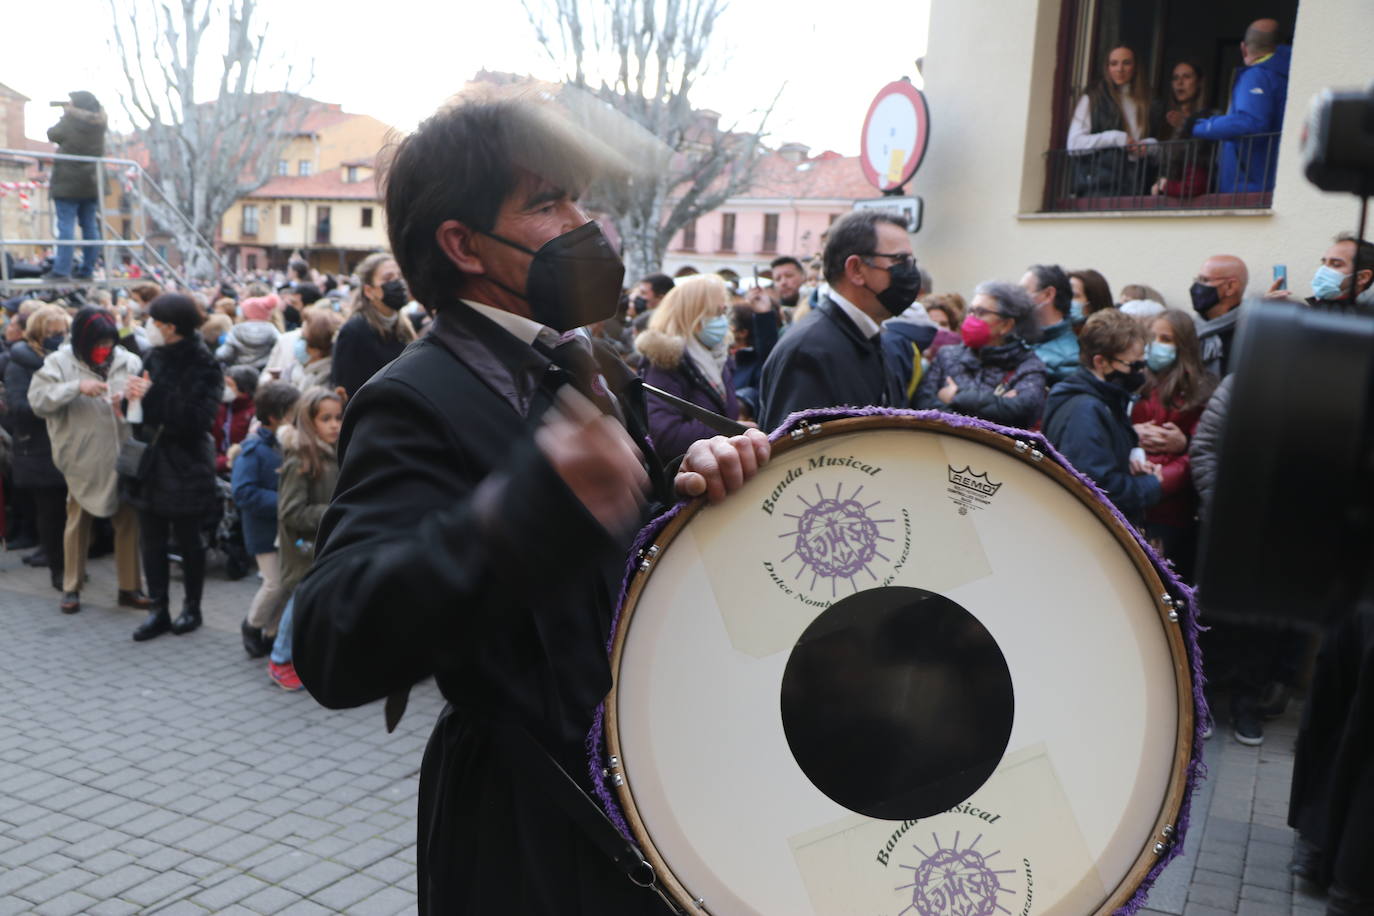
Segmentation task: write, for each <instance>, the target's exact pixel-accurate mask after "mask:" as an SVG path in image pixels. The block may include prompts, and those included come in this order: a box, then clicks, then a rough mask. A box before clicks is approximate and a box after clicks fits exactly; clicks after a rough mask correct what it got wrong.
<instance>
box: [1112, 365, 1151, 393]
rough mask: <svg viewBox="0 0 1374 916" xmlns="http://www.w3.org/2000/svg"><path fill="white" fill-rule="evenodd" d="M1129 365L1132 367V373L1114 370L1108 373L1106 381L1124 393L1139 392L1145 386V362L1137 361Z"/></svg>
mask: <svg viewBox="0 0 1374 916" xmlns="http://www.w3.org/2000/svg"><path fill="white" fill-rule="evenodd" d="M1129 365H1130V367H1131V371H1130V372H1122V371H1121V370H1120V369H1113V370H1112V371H1111V372H1108V373H1107V375H1106V378H1105V379H1104V380H1105V381H1106V382H1108V383H1109V384H1112V385H1115V386H1116V387H1118V388H1120V389H1121V390H1123V391H1130V392H1136V391H1139V390H1140V388H1141V386H1142V385H1144V384H1145V361H1144V360H1143V359H1141V360H1136V361H1135V362H1133V363H1130V364H1129Z"/></svg>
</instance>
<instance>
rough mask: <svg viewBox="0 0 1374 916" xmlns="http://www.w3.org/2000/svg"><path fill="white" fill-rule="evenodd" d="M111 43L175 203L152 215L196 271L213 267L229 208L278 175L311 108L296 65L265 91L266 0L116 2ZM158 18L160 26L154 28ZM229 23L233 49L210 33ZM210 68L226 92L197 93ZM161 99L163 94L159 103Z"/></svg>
mask: <svg viewBox="0 0 1374 916" xmlns="http://www.w3.org/2000/svg"><path fill="white" fill-rule="evenodd" d="M109 2H110V14H111V18H112V20H113V23H114V34H113V36H112V38H111V44H112V46H113V48H114V50H115V51H116V53H117V54H118V55H119V60H120V63H121V67H122V70H123V75H124V85H125V86H126V87H127V91H121V92H120V101H121V103H122V104H123V106H124V110H125V112H126V113H127V114H128V116H129V118H130V120H131V121H133V123H134V127H135V130H136V135H137V142H138V143H141V144H142V146H143V147H144V149H145V150H146V152H147V157H148V164H149V168H148V171H149V172H150V173H151V174H152V176H153V178H154V179H155V180H156V181H157V182H158V183H159V184H160V185H161V187H162V189H163V192H164V193H165V195H166V200H165V201H159V200H155V199H154V200H149V201H146V202H145V203H146V205H147V206H148V209H149V212H150V215H151V216H152V217H153V219H154V220H155V221H156V222H157V223H158V225H160V226H161V227H162V228H163V229H165V230H166V231H168V232H169V233H171V235H172V238H173V240H174V241H175V243H176V245H177V247H178V248H179V249H180V250H181V252H182V256H183V257H184V258H186V259H187V270H188V272H189V273H191V274H193V275H194V274H202V275H203V274H205V273H207V272H208V269H209V264H208V263H207V260H206V255H207V254H208V253H207V252H205V251H204V243H205V241H207V240H208V241H211V242H212V241H213V240H214V238H215V235H216V233H217V230H218V228H219V223H220V220H221V219H222V218H223V216H224V214H225V212H226V211H227V210H228V209H229V207H231V206H232V205H233V203H234V202H235V201H236V200H238V199H239V198H241V197H243V196H245V195H246V194H250V193H251V192H253V191H255V190H257V189H258V188H260V187H261V186H262V185H263V184H264V183H266V182H267V180H268V179H269V178H270V177H271V175H272V170H273V168H274V166H275V165H276V163H277V160H278V159H279V158H280V156H281V153H282V151H283V150H284V149H285V147H286V144H287V143H289V142H290V140H291V138H292V136H293V135H294V133H295V132H296V130H298V129H299V127H300V125H301V123H302V122H303V121H304V119H305V117H306V115H307V114H308V113H309V112H308V109H307V105H306V103H305V101H304V100H303V99H302V98H301V96H300V94H299V93H300V92H301V90H302V89H304V87H305V85H307V84H308V83H309V81H310V77H311V76H313V73H314V67H313V62H312V65H311V69H310V74H309V75H308V76H307V77H306V78H305V79H304V80H302V81H301V82H300V83H299V84H297V83H296V82H295V79H296V76H297V71H296V70H294V69H293V68H290V67H288V68H287V71H286V77H285V79H284V80H283V81H282V84H281V87H280V88H279V89H278V90H277V91H274V92H267V93H263V92H260V91H258V87H257V79H258V75H259V73H260V71H261V68H262V65H263V63H264V53H265V47H266V42H265V32H264V29H265V25H261V24H259V23H257V22H256V21H255V19H254V16H255V13H256V11H257V2H256V0H109ZM150 20H151V22H152V23H154V24H155V27H154V28H151V29H150V28H148V27H147V26H148V23H149V21H150ZM221 31H223V32H224V33H225V38H226V41H225V45H224V52H223V53H222V54H213V53H210V52H209V50H208V49H207V48H206V47H205V43H206V41H207V39H210V38H213V37H214V36H216V35H218V34H220V33H221ZM207 70H208V72H209V73H211V74H214V75H215V78H214V79H213V81H212V83H213V84H214V85H216V87H217V94H216V95H215V97H214V98H212V99H204V100H202V99H199V98H197V96H196V82H197V78H198V77H200V78H201V81H202V83H204V82H205V79H204V77H205V76H206V75H207ZM159 100H161V101H159Z"/></svg>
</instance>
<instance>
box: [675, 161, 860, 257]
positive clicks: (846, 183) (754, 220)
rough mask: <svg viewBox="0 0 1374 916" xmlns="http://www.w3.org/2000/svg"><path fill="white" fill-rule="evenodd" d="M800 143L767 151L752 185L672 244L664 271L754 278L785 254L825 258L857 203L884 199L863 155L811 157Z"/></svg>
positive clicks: (690, 224) (699, 221)
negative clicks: (837, 225)
mask: <svg viewBox="0 0 1374 916" xmlns="http://www.w3.org/2000/svg"><path fill="white" fill-rule="evenodd" d="M808 153H809V149H808V148H807V147H806V146H803V145H802V144H800V143H785V144H783V146H782V147H781V148H779V149H778V150H777V151H776V152H770V153H766V154H765V155H764V156H763V159H762V161H761V162H760V163H759V170H758V178H757V180H756V181H755V182H754V185H753V187H751V188H750V189H749V190H747V191H745V192H744V193H742V194H739V195H736V196H735V197H731V198H730V199H729V200H727V201H726V202H725V203H724V204H722V205H721V206H720V207H719V208H717V209H716V210H713V211H712V212H710V213H707V214H705V215H703V216H701V217H699V218H698V219H696V220H695V221H693V222H692V223H689V224H688V225H687V226H685V227H684V228H683V229H682V230H680V231H679V232H678V233H677V235H675V236H673V239H672V241H671V242H670V243H669V245H668V253H667V255H666V257H665V258H664V260H663V269H664V271H665V272H666V273H669V274H674V273H677V272H678V271H682V270H685V269H687V268H691V269H694V270H696V271H698V272H700V273H715V272H723V273H726V274H728V275H731V276H734V277H737V278H739V277H748V276H751V275H752V274H753V270H754V268H758V269H759V271H760V272H761V273H762V272H763V271H766V270H767V269H768V263H769V262H770V261H772V260H773V259H774V258H775V257H778V256H779V255H785V254H787V255H793V256H795V257H797V258H800V259H801V260H802V261H803V263H805V262H806V261H807V259H809V258H812V257H816V256H819V255H820V253H821V251H822V250H823V249H824V247H825V239H824V236H825V232H826V230H827V229H829V228H830V224H831V223H833V222H834V221H835V220H836V219H838V218H839V217H840V216H842V215H844V214H845V213H848V212H849V211H850V210H852V209H853V208H854V202H855V201H858V200H869V199H872V198H875V197H880V196H881V195H880V194H879V193H878V191H877V190H876V189H875V188H874V187H873V185H871V184H869V182H868V180H867V179H866V178H864V174H863V169H862V168H861V167H860V165H859V158H858V157H857V156H841V155H840V154H838V153H834V152H824V153H821V154H820V155H819V156H815V157H811V156H808Z"/></svg>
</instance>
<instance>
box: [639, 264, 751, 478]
mask: <svg viewBox="0 0 1374 916" xmlns="http://www.w3.org/2000/svg"><path fill="white" fill-rule="evenodd" d="M729 299H730V294H729V290H728V289H726V286H725V281H723V280H722V279H721V278H720V277H717V276H715V275H714V274H701V275H698V276H695V277H688V278H687V279H685V280H680V281H678V284H677V286H675V287H673V289H672V290H670V291H669V292H668V295H666V296H664V297H663V301H662V302H660V303H659V304H658V308H656V309H654V311H653V317H652V318H651V319H650V321H649V328H648V330H646V331H645V332H644V333H642V334H640V335H639V337H638V338H637V339H636V340H635V349H636V350H638V351H639V353H640V355H642V356H643V357H644V365H643V368H642V369H641V370H640V372H641V374H643V376H644V381H645V382H647V383H648V384H650V385H654V386H656V387H658V388H662V389H663V390H664V391H667V392H669V393H670V394H675V395H677V396H678V397H680V398H682V399H683V400H686V401H691V402H692V403H693V404H697V405H699V406H701V407H705V408H706V409H707V410H710V411H714V412H715V413H718V414H721V415H722V416H725V417H729V418H730V419H731V420H734V419H737V418H738V417H739V401H738V400H737V399H736V398H735V387H734V374H735V366H734V360H733V359H732V358H731V356H730V321H729V319H728V318H727V317H726V314H725V311H726V304H727V303H728V302H729ZM648 404H649V434H650V435H651V436H652V437H653V440H654V447H655V448H656V449H657V451H658V453H659V455H661V456H662V457H663V458H664V460H670V459H672V458H676V457H677V456H679V455H681V454H683V453H684V452H686V451H687V447H688V446H689V445H691V444H692V443H693V442H695V441H696V440H698V439H709V438H710V437H711V436H714V435H715V434H716V433H715V430H713V429H711V428H710V427H708V426H706V425H705V424H703V423H701V422H700V421H699V420H694V419H692V418H690V417H688V416H686V415H684V414H683V413H681V412H680V411H679V410H677V409H676V408H674V407H671V406H669V405H668V404H666V403H665V402H663V401H662V400H660V399H658V398H655V397H652V396H650V397H649V398H648Z"/></svg>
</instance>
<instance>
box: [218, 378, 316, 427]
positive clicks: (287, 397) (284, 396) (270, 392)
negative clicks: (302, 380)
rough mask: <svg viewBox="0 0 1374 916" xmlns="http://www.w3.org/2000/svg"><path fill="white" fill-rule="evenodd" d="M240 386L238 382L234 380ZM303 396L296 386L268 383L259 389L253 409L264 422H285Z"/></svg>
mask: <svg viewBox="0 0 1374 916" xmlns="http://www.w3.org/2000/svg"><path fill="white" fill-rule="evenodd" d="M234 384H236V385H237V384H238V380H237V379H235V380H234ZM300 396H301V393H300V390H299V389H297V388H296V386H295V385H291V384H288V383H286V382H268V383H267V384H266V385H263V386H262V387H261V388H259V389H258V393H257V394H256V395H254V396H253V408H254V410H255V411H256V413H257V415H258V419H259V420H262V421H264V422H266V421H269V420H284V419H286V417H287V416H288V415H289V414H290V413H291V408H292V407H295V406H296V401H297V400H299V398H300Z"/></svg>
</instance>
